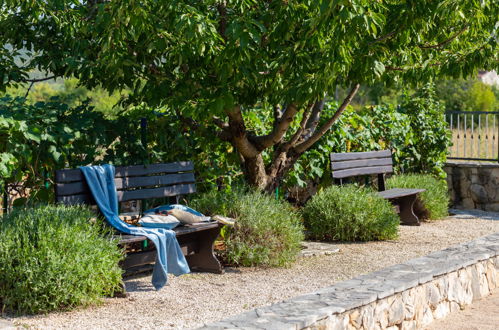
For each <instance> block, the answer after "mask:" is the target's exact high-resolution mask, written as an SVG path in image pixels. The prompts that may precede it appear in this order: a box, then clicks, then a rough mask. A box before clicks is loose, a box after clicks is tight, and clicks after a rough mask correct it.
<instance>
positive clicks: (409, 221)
mask: <svg viewBox="0 0 499 330" xmlns="http://www.w3.org/2000/svg"><path fill="white" fill-rule="evenodd" d="M416 197H417V195H411V196H405V197H403V198H400V199H399V200H398V203H397V204H398V205H399V207H400V222H402V224H404V225H410V226H419V225H420V223H419V219H418V217H417V216H416V215H415V214H414V202H415V201H416Z"/></svg>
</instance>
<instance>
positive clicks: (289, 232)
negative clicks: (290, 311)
mask: <svg viewBox="0 0 499 330" xmlns="http://www.w3.org/2000/svg"><path fill="white" fill-rule="evenodd" d="M191 206H192V207H193V208H195V209H197V210H199V211H200V212H202V213H205V214H210V215H215V214H221V215H225V216H229V217H232V218H235V219H236V224H235V226H234V228H230V229H228V231H227V233H226V234H225V235H224V237H223V239H224V243H225V246H226V251H225V258H226V260H227V261H228V262H229V263H232V264H236V265H242V266H256V265H259V266H271V267H275V266H287V265H289V264H290V263H291V262H293V261H294V260H295V259H296V256H297V254H298V252H299V251H300V242H301V241H302V240H303V231H302V230H303V228H302V225H301V222H300V216H299V214H298V213H297V211H295V210H294V209H293V208H292V207H291V205H289V204H288V203H287V202H284V201H277V200H275V199H274V198H273V197H272V196H269V195H264V194H261V193H259V192H254V191H252V192H247V191H243V190H240V189H235V190H233V191H232V192H229V193H224V192H218V191H213V190H212V191H210V192H208V193H205V194H203V195H202V196H200V197H199V198H197V199H195V200H193V201H192V204H191Z"/></svg>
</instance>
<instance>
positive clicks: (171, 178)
mask: <svg viewBox="0 0 499 330" xmlns="http://www.w3.org/2000/svg"><path fill="white" fill-rule="evenodd" d="M195 182H196V181H195V178H194V172H189V173H180V174H165V175H155V176H134V177H124V178H116V179H114V183H115V184H116V189H117V190H124V189H130V188H138V187H151V186H165V185H174V184H179V183H195Z"/></svg>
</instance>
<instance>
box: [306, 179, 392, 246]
mask: <svg viewBox="0 0 499 330" xmlns="http://www.w3.org/2000/svg"><path fill="white" fill-rule="evenodd" d="M303 218H304V220H305V227H306V230H307V233H308V235H309V237H310V238H311V239H316V240H325V241H372V240H388V239H395V238H397V235H398V227H399V223H400V219H399V217H398V215H397V214H396V213H395V211H394V209H393V206H392V204H391V203H390V202H389V201H387V200H386V199H384V198H383V197H381V196H379V195H378V194H377V192H375V191H373V190H371V189H369V188H363V187H358V186H356V185H346V186H331V187H328V188H325V189H323V190H322V191H319V192H318V193H317V194H316V195H315V196H314V197H312V199H311V200H310V201H308V203H307V204H306V205H305V207H304V208H303Z"/></svg>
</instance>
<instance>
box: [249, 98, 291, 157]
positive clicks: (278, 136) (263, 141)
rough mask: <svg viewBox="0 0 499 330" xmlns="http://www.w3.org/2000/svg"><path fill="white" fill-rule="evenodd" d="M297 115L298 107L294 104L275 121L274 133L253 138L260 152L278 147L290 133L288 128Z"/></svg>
mask: <svg viewBox="0 0 499 330" xmlns="http://www.w3.org/2000/svg"><path fill="white" fill-rule="evenodd" d="M297 113H298V108H297V106H296V105H295V104H293V103H291V104H289V105H288V106H287V107H286V110H284V113H283V114H282V116H281V117H280V118H279V119H278V120H277V121H274V127H273V129H272V132H271V133H270V134H268V135H262V136H255V137H253V138H252V142H253V143H255V145H257V146H258V149H259V150H260V151H261V150H264V149H267V148H268V147H271V146H273V145H276V144H277V143H279V142H280V141H281V140H282V138H283V136H284V134H286V132H287V131H288V128H289V126H290V125H291V122H292V121H293V119H294V117H295V116H296V114H297Z"/></svg>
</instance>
